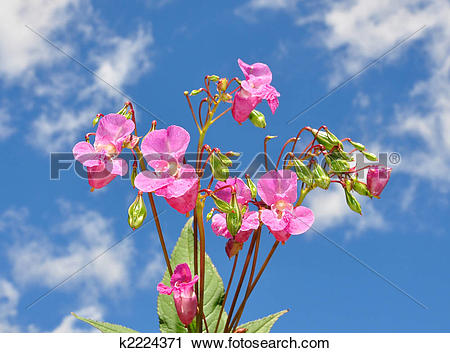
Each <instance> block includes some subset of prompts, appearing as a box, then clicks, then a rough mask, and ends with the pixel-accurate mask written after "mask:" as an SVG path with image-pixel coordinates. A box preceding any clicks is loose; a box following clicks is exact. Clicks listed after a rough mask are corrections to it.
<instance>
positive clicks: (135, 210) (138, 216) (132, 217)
mask: <svg viewBox="0 0 450 353" xmlns="http://www.w3.org/2000/svg"><path fill="white" fill-rule="evenodd" d="M146 217H147V208H146V207H145V202H144V199H143V197H142V192H139V193H138V195H137V197H136V200H134V202H133V203H132V204H131V205H130V207H129V208H128V224H129V225H130V227H131V229H133V230H135V229H137V228H139V227H140V226H141V225H142V223H144V220H145V218H146Z"/></svg>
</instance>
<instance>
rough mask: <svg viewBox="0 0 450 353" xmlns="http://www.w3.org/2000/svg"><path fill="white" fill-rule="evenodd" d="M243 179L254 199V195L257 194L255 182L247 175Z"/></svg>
mask: <svg viewBox="0 0 450 353" xmlns="http://www.w3.org/2000/svg"><path fill="white" fill-rule="evenodd" d="M245 179H246V180H247V186H248V188H249V189H250V191H251V193H252V199H254V198H255V197H256V195H257V194H258V189H257V188H256V185H255V183H254V182H253V181H252V179H250V177H249V176H248V175H245ZM244 213H245V212H244Z"/></svg>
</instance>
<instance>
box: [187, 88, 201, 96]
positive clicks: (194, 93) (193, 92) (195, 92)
mask: <svg viewBox="0 0 450 353" xmlns="http://www.w3.org/2000/svg"><path fill="white" fill-rule="evenodd" d="M201 91H202V89H201V88H199V89H193V90H192V91H191V93H189V95H190V96H196V95H197V94H199V93H200V92H201Z"/></svg>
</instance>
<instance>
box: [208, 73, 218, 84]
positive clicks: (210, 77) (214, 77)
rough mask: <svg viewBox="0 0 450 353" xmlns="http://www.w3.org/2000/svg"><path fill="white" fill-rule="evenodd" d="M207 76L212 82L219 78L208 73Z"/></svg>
mask: <svg viewBox="0 0 450 353" xmlns="http://www.w3.org/2000/svg"><path fill="white" fill-rule="evenodd" d="M208 78H209V80H210V81H212V82H216V81H217V80H219V76H217V75H209V76H208Z"/></svg>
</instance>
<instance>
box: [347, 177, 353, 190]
mask: <svg viewBox="0 0 450 353" xmlns="http://www.w3.org/2000/svg"><path fill="white" fill-rule="evenodd" d="M352 189H353V182H352V181H351V180H349V179H347V180H346V181H345V190H347V191H348V192H350V191H352Z"/></svg>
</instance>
